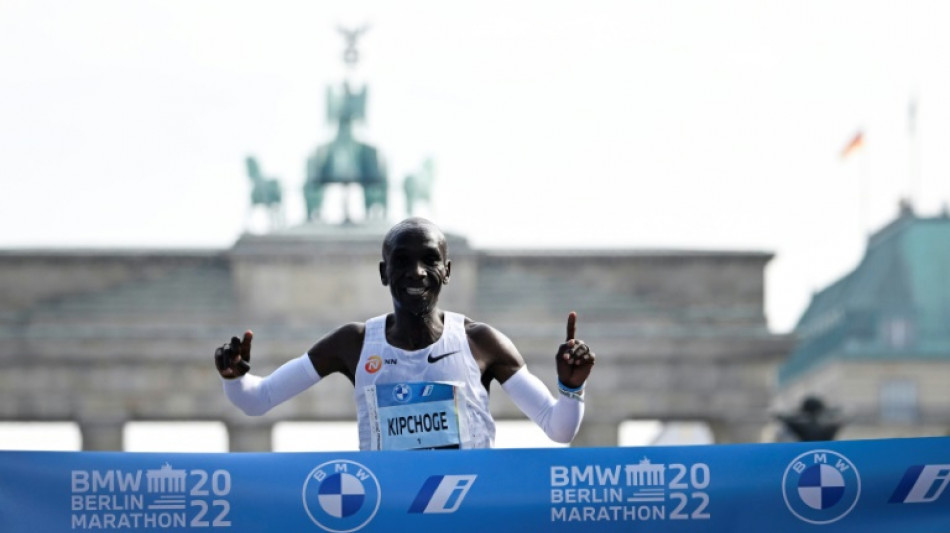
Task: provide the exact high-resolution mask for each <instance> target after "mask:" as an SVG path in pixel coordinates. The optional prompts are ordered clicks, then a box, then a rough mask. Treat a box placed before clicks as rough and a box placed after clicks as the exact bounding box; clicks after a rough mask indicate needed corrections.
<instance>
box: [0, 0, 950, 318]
mask: <svg viewBox="0 0 950 533" xmlns="http://www.w3.org/2000/svg"><path fill="white" fill-rule="evenodd" d="M363 23H368V24H369V25H370V29H369V31H368V32H367V33H366V34H365V36H364V37H363V38H362V39H361V40H360V44H359V48H360V52H361V60H362V61H361V63H360V68H359V72H358V76H359V77H360V78H361V79H364V80H366V81H367V82H368V83H369V86H370V92H369V103H368V110H367V115H368V116H367V119H368V120H367V123H366V124H365V127H364V128H363V129H362V134H363V138H364V139H365V140H367V141H369V142H372V143H374V144H375V145H377V146H378V147H379V149H380V150H381V151H382V153H383V154H384V155H385V157H386V160H387V163H388V168H389V171H390V179H391V181H392V187H393V190H394V192H397V191H398V190H399V188H398V187H399V184H400V182H401V181H402V179H403V178H404V177H405V175H406V174H407V173H408V172H410V171H412V170H414V169H415V168H417V167H418V166H419V165H420V164H421V163H422V161H423V159H424V158H425V157H427V156H431V157H433V158H434V160H435V163H436V169H437V180H438V181H437V183H436V188H435V195H436V200H435V202H434V204H435V205H434V208H433V210H432V212H431V216H432V218H433V219H434V220H435V221H436V222H437V223H439V224H440V225H442V226H443V227H444V228H446V229H448V230H451V231H454V232H457V233H460V234H463V235H465V236H467V237H468V238H469V239H470V241H471V242H472V243H473V244H474V245H475V246H478V247H546V248H562V247H570V248H575V247H588V246H594V247H611V248H621V247H622V248H639V249H656V248H662V249H713V250H716V249H719V250H754V251H769V252H773V253H775V254H776V258H775V259H774V260H773V261H772V263H771V264H770V265H769V267H768V270H767V302H766V306H767V314H768V318H769V321H770V324H771V325H772V328H773V329H774V330H776V331H787V330H789V329H790V328H791V327H792V326H793V325H794V323H795V321H796V320H797V319H798V317H799V316H800V315H801V313H802V312H803V311H804V308H805V306H806V305H807V303H808V300H809V298H810V296H811V293H812V292H813V291H814V290H816V289H820V288H822V287H824V286H826V285H827V284H829V283H830V282H832V281H834V280H835V279H837V278H838V277H840V276H841V275H842V274H844V273H845V272H847V271H849V270H850V269H852V268H854V266H855V265H856V263H857V261H858V260H859V259H860V256H861V254H862V253H863V249H864V245H865V239H866V236H867V234H868V232H869V231H872V230H874V229H877V228H879V227H880V226H881V225H883V224H884V223H886V222H887V221H888V220H890V219H891V218H893V217H894V216H895V215H896V212H897V202H898V199H899V198H901V197H904V196H910V197H912V198H913V199H914V202H915V204H916V206H917V211H918V212H919V213H921V214H923V215H927V216H933V215H936V214H937V213H938V212H939V211H940V209H941V207H942V206H944V205H946V204H947V203H948V202H950V173H948V171H950V150H948V149H947V147H948V146H950V102H948V98H950V96H948V95H950V68H947V55H948V52H950V31H947V28H950V3H947V2H939V1H932V2H925V1H913V0H911V1H902V2H896V1H889V2H881V1H867V0H853V1H852V0H847V1H845V0H842V1H834V0H820V1H795V2H789V1H770V0H745V1H743V0H721V1H709V0H695V1H669V0H654V1H613V2H610V1H598V0H593V1H590V0H589V1H585V2H570V3H567V2H564V3H553V2H501V1H488V2H486V1H479V2H471V3H459V2H435V1H433V2H422V1H403V2H353V1H346V2H314V1H300V2H289V1H268V2H263V1H255V2H251V1H241V0H226V1H225V0H220V1H214V0H202V1H197V2H196V1H185V0H180V1H179V0H156V1H137V0H109V1H105V0H101V1H99V0H97V1H88V0H83V1H77V0H50V1H44V0H2V1H0V154H2V157H0V173H2V177H3V183H4V192H5V194H3V195H2V196H0V227H3V228H4V229H3V230H2V231H0V247H3V248H21V247H53V246H57V247H58V246H68V247H113V246H115V247H176V248H177V247H212V248H226V247H229V246H230V245H231V244H233V243H234V241H235V240H236V239H237V238H238V237H239V236H240V234H241V232H242V231H244V230H245V228H246V221H247V206H248V204H249V201H248V199H249V191H250V186H249V183H248V180H247V176H246V173H245V169H244V157H245V156H246V155H248V154H253V155H255V156H256V157H257V158H258V159H259V161H260V163H261V165H262V167H263V170H264V172H265V174H268V175H270V176H274V177H277V178H279V179H280V180H281V181H282V183H283V186H284V189H285V197H286V204H287V205H286V209H287V218H288V221H289V223H290V224H291V225H293V224H299V223H300V222H301V221H302V219H303V199H302V196H301V192H300V190H301V185H302V183H303V179H304V164H305V160H306V157H307V155H308V153H309V152H310V151H311V150H313V149H314V148H315V147H316V146H317V145H319V144H321V143H324V142H327V141H328V140H329V139H331V138H332V136H333V134H334V130H333V128H332V127H331V126H330V125H329V124H327V122H326V119H325V117H326V115H325V113H326V110H325V102H324V91H325V88H326V86H327V85H328V84H332V83H337V82H339V81H340V80H341V79H342V76H343V73H344V69H343V66H342V61H341V57H342V50H343V39H342V38H341V36H340V34H339V33H338V32H337V30H336V27H337V25H339V24H342V25H345V26H350V27H355V26H356V25H360V24H363ZM912 99H916V102H917V110H918V111H917V120H916V128H915V131H916V144H915V143H912V142H911V136H910V135H909V131H910V130H909V125H908V106H909V103H910V101H911V100H912ZM858 131H863V132H864V138H865V145H864V149H863V150H862V151H860V152H858V153H856V154H854V156H853V157H849V158H846V159H842V158H841V157H840V152H841V149H842V148H843V147H844V146H845V144H846V143H847V142H848V141H849V140H850V139H851V138H852V137H853V136H854V135H855V133H856V132H858ZM915 147H916V148H915ZM915 154H916V155H915ZM393 204H394V206H395V207H396V209H394V211H395V212H394V213H392V215H391V218H392V219H393V220H396V219H398V218H400V217H401V216H402V215H403V213H402V212H401V211H400V210H399V206H401V205H402V199H401V197H400V196H399V195H398V194H397V195H396V196H395V197H394V200H393Z"/></svg>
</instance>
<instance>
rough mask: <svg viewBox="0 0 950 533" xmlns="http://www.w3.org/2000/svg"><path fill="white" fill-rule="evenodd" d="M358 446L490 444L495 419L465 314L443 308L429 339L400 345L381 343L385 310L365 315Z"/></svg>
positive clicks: (359, 377)
mask: <svg viewBox="0 0 950 533" xmlns="http://www.w3.org/2000/svg"><path fill="white" fill-rule="evenodd" d="M353 396H354V399H355V400H356V412H357V423H358V426H359V434H360V450H412V449H436V448H491V447H492V445H493V444H494V442H495V422H494V421H493V420H492V417H491V412H490V410H489V404H488V391H486V390H485V387H484V386H482V382H481V371H480V370H479V369H478V364H477V363H476V362H475V357H474V356H473V355H472V350H471V348H469V345H468V337H467V336H466V335H465V317H464V316H463V315H460V314H458V313H451V312H448V311H446V312H445V318H444V329H443V331H442V336H441V337H440V338H439V340H437V341H436V342H435V343H433V344H431V345H429V346H427V347H425V348H423V349H421V350H415V351H406V350H402V349H400V348H396V347H394V346H390V345H389V343H387V342H386V315H381V316H378V317H375V318H371V319H370V320H368V321H367V322H366V335H365V337H364V340H363V349H362V351H361V352H360V360H359V363H358V364H357V367H356V380H355V389H354V393H353Z"/></svg>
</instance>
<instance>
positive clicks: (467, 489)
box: [0, 437, 950, 533]
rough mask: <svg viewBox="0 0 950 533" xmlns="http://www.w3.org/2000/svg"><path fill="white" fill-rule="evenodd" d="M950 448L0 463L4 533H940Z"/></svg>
mask: <svg viewBox="0 0 950 533" xmlns="http://www.w3.org/2000/svg"><path fill="white" fill-rule="evenodd" d="M948 483H950V438H947V437H939V438H919V439H895V440H876V441H851V442H821V443H789V444H748V445H745V444H739V445H718V446H680V447H649V448H569V449H532V450H469V451H419V452H363V453H358V452H341V453H232V454H182V453H118V452H116V453H113V452H0V531H2V532H3V533H21V532H22V533H27V532H29V533H33V532H37V531H42V532H59V531H101V530H123V531H206V532H214V531H219V532H222V533H226V532H227V533H231V532H233V533H238V532H249V533H250V532H254V533H259V532H267V531H280V532H289V531H293V532H308V531H312V532H318V533H319V532H321V531H329V532H335V533H343V532H355V531H438V530H444V531H453V532H458V533H466V532H470V531H471V532H476V531H477V532H484V531H491V532H494V533H500V532H506V531H518V532H534V531H545V532H548V531H551V532H558V531H577V532H579V531H651V532H656V531H668V532H687V531H689V532H694V531H695V532H700V531H701V532H759V531H810V530H815V531H861V532H869V531H882V532H893V531H901V533H911V532H928V533H936V532H944V533H946V532H948V531H950V495H948V492H950V491H947V490H946V489H947V485H948Z"/></svg>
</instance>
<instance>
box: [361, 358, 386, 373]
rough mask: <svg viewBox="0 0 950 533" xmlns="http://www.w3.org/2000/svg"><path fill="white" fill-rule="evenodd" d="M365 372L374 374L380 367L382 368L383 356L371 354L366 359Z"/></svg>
mask: <svg viewBox="0 0 950 533" xmlns="http://www.w3.org/2000/svg"><path fill="white" fill-rule="evenodd" d="M364 368H365V369H366V372H368V373H370V374H375V373H377V372H379V369H380V368H383V358H382V357H380V356H378V355H371V356H369V358H368V359H367V360H366V366H365V367H364Z"/></svg>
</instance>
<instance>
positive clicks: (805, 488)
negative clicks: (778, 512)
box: [782, 450, 861, 524]
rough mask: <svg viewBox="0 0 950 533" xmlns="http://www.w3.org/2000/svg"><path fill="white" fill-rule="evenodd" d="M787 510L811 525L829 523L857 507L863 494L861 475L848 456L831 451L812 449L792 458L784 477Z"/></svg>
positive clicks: (783, 489) (783, 486) (783, 484)
mask: <svg viewBox="0 0 950 533" xmlns="http://www.w3.org/2000/svg"><path fill="white" fill-rule="evenodd" d="M782 496H784V498H785V505H786V506H788V510H789V511H791V512H792V514H793V515H795V516H796V517H798V518H799V519H800V520H804V521H805V522H808V523H810V524H830V523H831V522H836V521H838V520H841V519H842V518H844V517H845V516H846V515H847V514H848V513H850V512H851V510H852V509H854V506H855V505H856V504H857V503H858V498H859V497H860V496H861V477H860V475H859V474H858V469H857V468H856V467H855V466H854V463H852V462H851V461H850V460H849V459H848V458H847V457H845V456H843V455H841V454H840V453H838V452H834V451H831V450H812V451H810V452H806V453H803V454H801V455H799V456H798V457H796V458H795V459H793V460H792V462H791V463H789V465H788V467H787V468H786V469H785V475H784V476H783V477H782Z"/></svg>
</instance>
